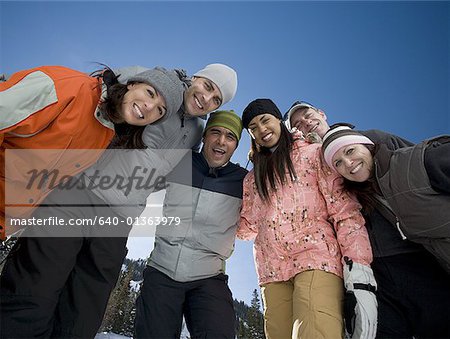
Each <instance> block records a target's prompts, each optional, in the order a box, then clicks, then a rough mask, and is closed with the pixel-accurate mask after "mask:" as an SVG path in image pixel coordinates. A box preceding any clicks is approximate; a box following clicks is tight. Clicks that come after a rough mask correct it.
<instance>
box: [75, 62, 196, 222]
mask: <svg viewBox="0 0 450 339" xmlns="http://www.w3.org/2000/svg"><path fill="white" fill-rule="evenodd" d="M147 69H148V68H145V67H141V66H133V67H128V68H123V69H119V70H117V71H115V72H116V74H120V76H119V81H120V82H122V83H126V82H127V81H128V79H129V78H130V77H132V76H134V75H135V74H137V73H140V72H142V71H145V70H147ZM203 128H204V120H203V119H202V118H199V117H192V116H188V115H186V114H185V112H184V108H183V106H182V107H181V108H180V110H179V111H178V112H177V114H175V115H172V116H171V117H169V118H168V119H165V120H162V121H157V122H156V123H154V124H151V125H147V126H146V127H145V130H144V133H143V135H142V138H143V141H144V143H145V145H146V146H147V147H148V148H147V149H145V150H133V151H128V152H124V151H120V152H114V151H112V150H111V151H107V152H105V153H104V154H103V155H102V157H101V158H100V159H99V160H98V161H97V163H96V164H94V165H93V166H92V167H90V168H89V169H88V170H86V171H85V172H84V176H85V180H87V182H88V183H90V184H91V185H92V186H94V187H97V188H94V189H93V190H92V191H93V193H94V194H95V195H97V196H98V197H100V198H101V199H102V200H103V201H104V202H105V203H106V204H108V205H110V207H111V208H112V209H113V210H114V211H115V212H116V213H118V214H119V215H121V216H123V217H137V216H139V215H140V214H141V213H142V211H143V210H144V208H145V205H146V199H147V197H148V195H149V194H150V193H152V192H154V189H153V188H139V187H138V185H136V184H135V183H131V184H130V185H129V186H130V187H132V189H131V191H125V190H124V189H121V188H120V187H118V186H114V187H111V188H109V189H101V188H100V186H101V185H98V181H99V180H101V178H102V177H110V178H114V177H116V176H117V174H121V175H122V176H127V175H130V174H131V173H133V171H137V172H140V173H141V174H142V171H143V169H144V168H146V169H154V170H155V173H154V177H157V176H162V177H164V176H166V175H167V174H168V173H170V171H171V170H172V169H173V168H175V166H176V165H177V164H178V162H179V161H180V160H181V158H182V156H183V155H184V152H180V151H179V150H183V149H184V150H187V149H194V150H198V148H199V144H200V141H201V137H202V134H203ZM149 172H150V171H147V174H148V173H149ZM94 174H97V175H94ZM125 185H126V183H125Z"/></svg>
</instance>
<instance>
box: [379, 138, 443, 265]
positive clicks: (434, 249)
mask: <svg viewBox="0 0 450 339" xmlns="http://www.w3.org/2000/svg"><path fill="white" fill-rule="evenodd" d="M444 138H450V136H445V137H444ZM429 142H430V141H424V142H422V143H419V144H417V145H415V146H412V147H407V148H402V149H398V150H396V151H394V152H392V151H389V150H388V149H387V148H386V147H385V146H383V145H382V146H381V147H380V149H379V151H378V152H377V153H376V154H375V156H374V162H375V174H376V178H377V182H378V185H379V187H380V190H381V192H382V194H383V197H384V198H385V199H386V201H387V203H388V205H389V207H390V209H391V211H392V212H393V214H394V216H395V218H396V220H397V222H398V226H399V228H400V229H401V231H402V233H403V234H404V235H405V236H406V238H407V239H409V240H411V241H413V242H416V243H419V244H422V245H423V246H424V247H425V248H426V249H427V250H428V251H430V252H431V253H432V254H434V255H435V256H436V257H437V258H438V260H439V261H440V262H441V264H442V265H443V266H444V268H445V269H446V270H447V271H448V272H449V273H450V208H449V207H450V196H449V195H445V194H441V193H438V192H436V191H435V190H433V189H432V187H431V185H430V181H429V179H428V175H427V172H426V169H425V166H424V153H425V149H426V147H427V146H428V144H429Z"/></svg>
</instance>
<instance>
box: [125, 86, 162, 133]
mask: <svg viewBox="0 0 450 339" xmlns="http://www.w3.org/2000/svg"><path fill="white" fill-rule="evenodd" d="M127 88H128V91H127V92H126V93H125V95H124V98H123V102H122V106H121V112H122V118H123V120H124V121H125V122H126V123H128V124H130V125H135V126H145V125H148V124H151V123H153V122H155V121H157V120H159V119H161V118H162V117H163V116H164V114H166V111H167V109H166V100H165V99H164V98H163V96H162V95H160V94H159V93H158V92H157V91H156V90H155V88H154V87H153V86H150V85H148V84H146V83H132V84H128V85H127Z"/></svg>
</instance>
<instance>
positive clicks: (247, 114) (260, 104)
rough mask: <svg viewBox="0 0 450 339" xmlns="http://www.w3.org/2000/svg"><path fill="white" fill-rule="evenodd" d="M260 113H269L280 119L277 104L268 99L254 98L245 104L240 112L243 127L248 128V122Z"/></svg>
mask: <svg viewBox="0 0 450 339" xmlns="http://www.w3.org/2000/svg"><path fill="white" fill-rule="evenodd" d="M261 114H271V115H273V116H274V117H277V118H278V119H282V115H281V112H280V110H279V109H278V107H277V105H275V103H274V102H273V101H272V100H270V99H256V100H253V101H252V102H251V103H249V104H248V105H247V107H245V109H244V113H242V124H243V125H244V128H245V129H247V128H248V124H249V123H250V121H252V119H253V118H254V117H256V116H258V115H261Z"/></svg>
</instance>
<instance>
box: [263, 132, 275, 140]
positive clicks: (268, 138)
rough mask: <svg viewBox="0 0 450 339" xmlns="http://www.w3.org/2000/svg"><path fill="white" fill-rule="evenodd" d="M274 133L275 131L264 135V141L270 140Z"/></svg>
mask: <svg viewBox="0 0 450 339" xmlns="http://www.w3.org/2000/svg"><path fill="white" fill-rule="evenodd" d="M272 134H273V133H269V134H266V135H265V136H263V137H262V140H263V141H269V140H270V138H271V137H272Z"/></svg>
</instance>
